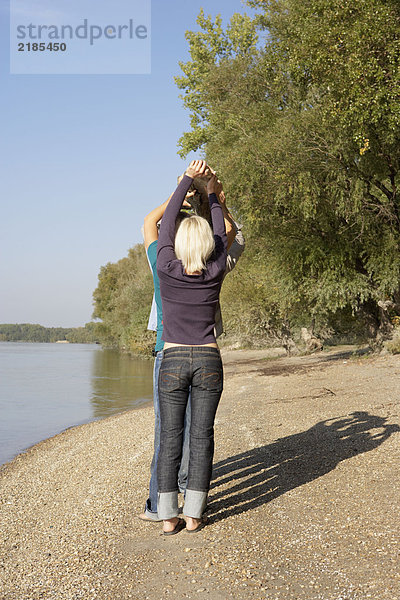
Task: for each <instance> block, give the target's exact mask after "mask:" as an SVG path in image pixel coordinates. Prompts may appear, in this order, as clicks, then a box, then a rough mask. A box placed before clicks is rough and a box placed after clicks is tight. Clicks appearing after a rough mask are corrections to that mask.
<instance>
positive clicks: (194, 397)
mask: <svg viewBox="0 0 400 600" xmlns="http://www.w3.org/2000/svg"><path fill="white" fill-rule="evenodd" d="M222 387H223V370H222V361H221V357H220V354H219V350H218V349H217V348H211V347H207V346H188V347H187V346H177V347H174V348H167V349H166V350H164V357H163V361H162V364H161V368H160V374H159V378H158V390H159V401H160V416H161V439H160V452H159V456H158V464H157V480H158V491H159V496H158V517H159V518H160V519H171V518H173V517H176V516H177V515H178V472H179V466H180V463H181V457H182V446H183V432H184V421H185V412H186V405H187V402H188V396H189V389H191V400H190V402H191V423H190V441H189V468H188V479H187V485H186V496H185V506H184V510H183V512H184V514H185V515H187V516H189V517H193V518H200V517H201V515H202V512H203V510H204V507H205V505H206V502H207V494H208V490H209V487H210V480H211V472H212V461H213V455H214V419H215V413H216V411H217V407H218V403H219V400H220V397H221V393H222Z"/></svg>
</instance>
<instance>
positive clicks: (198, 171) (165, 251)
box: [157, 160, 207, 267]
mask: <svg viewBox="0 0 400 600" xmlns="http://www.w3.org/2000/svg"><path fill="white" fill-rule="evenodd" d="M206 168H207V165H206V162H205V161H204V160H193V161H192V162H191V163H190V165H189V167H188V168H187V170H186V173H185V175H184V177H183V178H182V180H181V181H180V183H179V185H178V187H177V188H176V190H175V192H174V193H173V194H172V196H171V199H170V201H169V203H168V206H167V207H166V210H165V213H164V216H163V219H162V221H161V225H160V231H159V235H158V247H157V262H158V265H159V266H160V267H162V266H165V265H166V264H167V263H168V262H169V261H171V260H173V259H174V258H175V252H174V245H175V223H176V217H177V216H178V213H179V211H180V209H181V206H182V203H183V201H184V200H185V197H186V194H187V192H188V190H189V188H190V186H191V185H192V182H193V179H194V178H195V177H201V176H202V175H204V173H205V171H206Z"/></svg>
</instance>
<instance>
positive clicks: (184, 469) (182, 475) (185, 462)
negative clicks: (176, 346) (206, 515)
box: [144, 350, 190, 521]
mask: <svg viewBox="0 0 400 600" xmlns="http://www.w3.org/2000/svg"><path fill="white" fill-rule="evenodd" d="M162 359H163V351H162V350H160V351H159V352H157V353H156V357H155V361H154V369H153V404H154V454H153V460H152V461H151V467H150V472H151V477H150V485H149V497H148V499H147V501H146V506H145V511H144V512H145V515H146V517H147V518H148V519H152V520H153V521H157V520H158V514H157V501H158V483H157V463H158V454H159V452H160V432H161V424H160V402H159V398H158V377H159V373H160V367H161V363H162ZM189 430H190V395H189V402H188V405H187V408H186V414H185V427H184V434H183V452H182V461H181V465H180V469H179V475H178V483H179V490H180V491H181V492H182V493H185V490H186V483H187V473H188V466H189Z"/></svg>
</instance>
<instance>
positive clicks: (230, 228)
mask: <svg viewBox="0 0 400 600" xmlns="http://www.w3.org/2000/svg"><path fill="white" fill-rule="evenodd" d="M218 198H219V203H220V205H221V208H222V214H223V215H224V221H225V230H226V237H227V238H228V251H229V248H230V247H231V246H232V244H233V241H234V239H235V237H236V227H235V222H234V220H233V217H232V215H231V213H230V212H229V208H228V207H227V205H226V198H225V194H224V191H223V190H221V192H220V193H219V196H218Z"/></svg>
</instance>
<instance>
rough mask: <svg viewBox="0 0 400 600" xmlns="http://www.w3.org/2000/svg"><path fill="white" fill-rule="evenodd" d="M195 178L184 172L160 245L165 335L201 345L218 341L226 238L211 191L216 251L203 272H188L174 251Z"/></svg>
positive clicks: (166, 338) (178, 341) (166, 215)
mask: <svg viewBox="0 0 400 600" xmlns="http://www.w3.org/2000/svg"><path fill="white" fill-rule="evenodd" d="M192 182H193V179H192V178H191V177H188V176H187V175H185V176H184V177H183V179H182V181H181V182H180V184H179V185H178V187H177V188H176V190H175V192H174V194H173V196H172V198H171V200H170V201H169V204H168V206H167V208H166V211H165V213H164V216H163V218H162V221H161V226H160V232H159V237H158V248H157V273H158V277H159V280H160V290H161V301H162V310H163V324H164V332H163V336H162V339H163V340H164V341H165V342H172V343H175V344H187V345H190V346H198V345H202V344H210V343H212V342H215V336H214V326H215V309H216V306H217V302H218V298H219V292H220V290H221V284H222V279H223V275H224V272H225V268H226V248H227V238H226V232H225V223H224V217H223V214H222V209H221V206H220V204H219V202H218V200H217V197H216V195H215V194H210V195H209V202H210V209H211V219H212V224H213V230H214V239H215V252H214V254H213V256H212V257H211V259H210V260H209V261H208V262H207V268H206V269H204V270H203V271H202V272H201V274H200V275H187V274H186V273H185V271H184V268H183V265H182V262H181V261H180V260H178V259H177V258H176V256H175V252H174V241H175V221H176V217H177V215H178V213H179V211H180V209H181V206H182V202H183V200H184V199H185V196H186V194H187V192H188V190H189V188H190V186H191V184H192Z"/></svg>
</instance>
